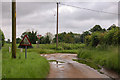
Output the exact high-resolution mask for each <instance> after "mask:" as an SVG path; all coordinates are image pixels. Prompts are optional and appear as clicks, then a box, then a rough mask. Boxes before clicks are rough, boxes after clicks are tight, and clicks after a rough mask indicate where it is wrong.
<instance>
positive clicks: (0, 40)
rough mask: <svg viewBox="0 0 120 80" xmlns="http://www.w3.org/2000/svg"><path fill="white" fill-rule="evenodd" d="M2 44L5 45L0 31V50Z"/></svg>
mask: <svg viewBox="0 0 120 80" xmlns="http://www.w3.org/2000/svg"><path fill="white" fill-rule="evenodd" d="M4 43H5V36H4V33H3V32H2V30H0V48H1V45H2V46H4Z"/></svg>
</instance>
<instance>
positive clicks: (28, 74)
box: [2, 44, 49, 78]
mask: <svg viewBox="0 0 120 80" xmlns="http://www.w3.org/2000/svg"><path fill="white" fill-rule="evenodd" d="M9 46H10V45H9ZM8 49H9V48H8V45H7V44H6V45H5V46H4V47H3V48H2V55H3V56H2V59H3V61H2V78H46V76H47V75H48V72H49V63H48V61H47V60H46V59H45V58H44V57H41V56H40V55H39V54H37V53H36V52H34V51H31V52H28V54H27V59H25V54H24V52H20V50H19V49H17V58H16V59H12V58H11V53H9V52H8Z"/></svg>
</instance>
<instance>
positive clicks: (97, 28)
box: [90, 25, 103, 32]
mask: <svg viewBox="0 0 120 80" xmlns="http://www.w3.org/2000/svg"><path fill="white" fill-rule="evenodd" d="M90 31H91V32H96V31H103V29H102V28H101V26H100V25H95V26H94V27H93V28H92V29H90Z"/></svg>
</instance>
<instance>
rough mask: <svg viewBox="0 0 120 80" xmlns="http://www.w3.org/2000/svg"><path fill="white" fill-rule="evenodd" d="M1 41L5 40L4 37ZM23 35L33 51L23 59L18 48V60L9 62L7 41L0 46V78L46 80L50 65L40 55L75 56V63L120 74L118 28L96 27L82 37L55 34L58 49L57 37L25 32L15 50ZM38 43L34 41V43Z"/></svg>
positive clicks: (80, 35)
mask: <svg viewBox="0 0 120 80" xmlns="http://www.w3.org/2000/svg"><path fill="white" fill-rule="evenodd" d="M1 34H2V35H3V37H2V39H1V40H3V42H5V41H4V39H5V38H4V34H3V33H2V31H1ZM24 35H28V38H29V39H30V42H31V43H32V46H33V48H31V49H28V50H27V52H28V58H27V59H25V58H24V52H25V50H24V49H23V52H20V49H18V48H17V59H11V55H12V54H11V52H10V53H9V46H10V47H11V42H10V39H8V41H6V43H5V44H3V45H2V46H3V47H2V58H3V59H2V60H3V61H2V62H3V63H2V64H3V65H2V66H3V69H2V72H3V74H2V77H3V78H45V77H46V76H47V74H48V72H49V63H48V61H47V60H46V59H45V58H44V57H41V56H40V54H51V53H73V54H77V57H78V60H75V61H78V62H80V63H83V64H87V65H88V66H91V67H93V68H95V69H98V70H100V67H105V68H108V69H110V70H114V71H116V72H119V73H120V67H119V60H118V59H119V57H118V54H119V53H118V46H119V45H120V28H119V27H117V26H116V25H112V26H110V27H109V28H108V29H102V28H101V26H100V25H95V26H94V27H93V28H91V29H90V30H88V31H84V32H83V33H82V34H77V33H72V32H68V33H66V32H63V33H59V34H58V37H59V38H58V41H59V44H58V48H56V43H55V42H56V35H55V37H53V35H52V34H51V33H49V32H48V33H46V35H44V36H41V38H40V39H39V38H37V32H34V31H32V32H24V33H22V35H21V38H17V39H16V41H17V47H18V46H19V43H20V41H21V39H22V38H23V36H24ZM36 41H37V42H36Z"/></svg>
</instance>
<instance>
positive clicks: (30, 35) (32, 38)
mask: <svg viewBox="0 0 120 80" xmlns="http://www.w3.org/2000/svg"><path fill="white" fill-rule="evenodd" d="M25 35H28V38H29V40H30V42H31V43H32V44H36V41H37V39H38V38H37V31H36V32H34V31H32V32H24V33H22V35H21V38H23V37H24V36H25Z"/></svg>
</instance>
